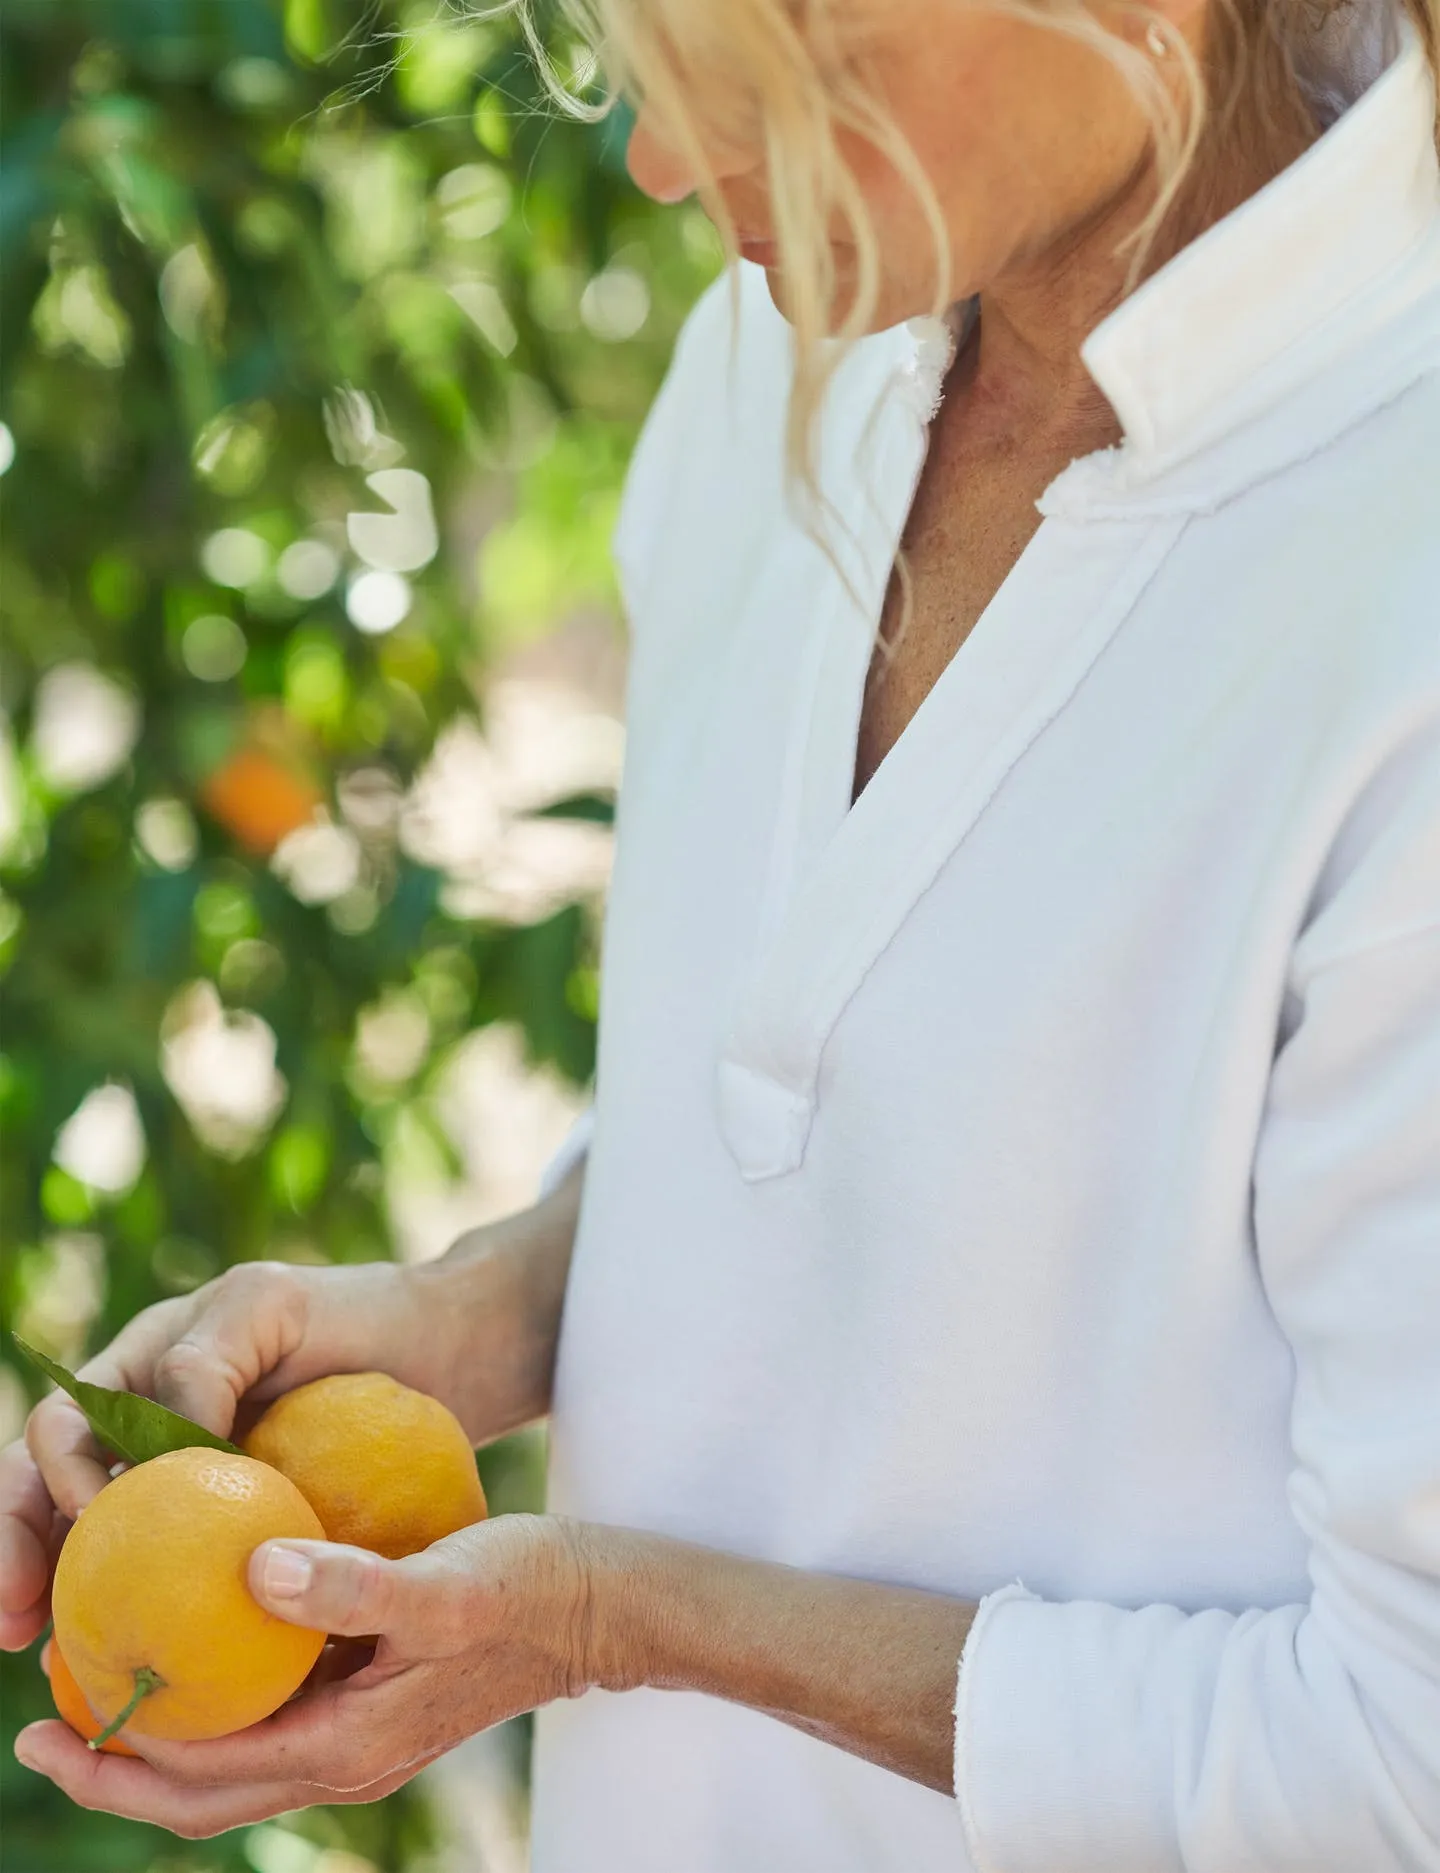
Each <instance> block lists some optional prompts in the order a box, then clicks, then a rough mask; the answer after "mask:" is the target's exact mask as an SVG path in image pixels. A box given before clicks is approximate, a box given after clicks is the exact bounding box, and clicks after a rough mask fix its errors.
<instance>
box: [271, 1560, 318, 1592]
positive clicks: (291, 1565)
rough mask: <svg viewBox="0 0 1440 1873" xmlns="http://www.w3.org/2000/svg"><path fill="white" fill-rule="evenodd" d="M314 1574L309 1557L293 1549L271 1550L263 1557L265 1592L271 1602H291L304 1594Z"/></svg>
mask: <svg viewBox="0 0 1440 1873" xmlns="http://www.w3.org/2000/svg"><path fill="white" fill-rule="evenodd" d="M314 1574H315V1569H314V1566H313V1564H312V1563H311V1560H310V1557H309V1555H308V1554H297V1553H296V1551H295V1550H294V1549H293V1548H272V1549H271V1550H270V1552H269V1554H267V1555H266V1557H265V1591H266V1593H268V1594H269V1595H270V1597H271V1599H273V1600H293V1599H294V1598H295V1597H296V1596H297V1595H298V1594H302V1593H304V1591H305V1589H306V1588H307V1587H308V1586H309V1585H310V1582H311V1580H312V1579H313V1578H314Z"/></svg>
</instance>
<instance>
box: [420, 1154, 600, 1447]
mask: <svg viewBox="0 0 1440 1873" xmlns="http://www.w3.org/2000/svg"><path fill="white" fill-rule="evenodd" d="M584 1181H585V1166H584V1163H583V1161H582V1162H581V1163H579V1164H577V1165H576V1166H575V1167H574V1169H573V1170H572V1171H571V1172H570V1174H569V1176H568V1177H566V1179H565V1180H564V1182H563V1183H562V1184H560V1185H559V1187H558V1188H557V1189H556V1190H555V1191H553V1192H552V1193H551V1195H549V1196H548V1197H545V1198H543V1199H542V1200H541V1201H540V1202H539V1203H537V1204H535V1205H534V1206H533V1207H532V1208H531V1209H528V1210H524V1211H521V1212H520V1213H519V1214H518V1215H515V1216H509V1217H505V1218H504V1219H503V1220H501V1221H500V1222H496V1223H489V1224H486V1225H485V1227H484V1228H482V1229H475V1230H471V1231H470V1232H469V1233H468V1234H467V1235H464V1236H462V1237H461V1238H460V1239H459V1241H458V1242H456V1243H455V1245H454V1247H453V1248H451V1249H450V1250H449V1252H448V1253H447V1254H445V1255H443V1256H441V1257H440V1259H439V1260H438V1261H435V1262H429V1263H425V1264H422V1265H421V1266H419V1267H417V1268H416V1269H415V1270H414V1282H415V1286H416V1290H417V1292H418V1294H419V1295H420V1304H421V1312H422V1314H423V1317H424V1319H425V1321H426V1332H427V1337H429V1338H430V1340H431V1342H432V1345H433V1349H434V1371H435V1373H436V1375H437V1380H438V1379H439V1378H440V1377H442V1376H443V1380H444V1384H445V1391H446V1402H447V1403H448V1404H449V1405H450V1408H451V1409H452V1410H453V1411H454V1412H455V1414H456V1416H457V1417H458V1418H459V1419H460V1421H461V1423H462V1424H463V1425H464V1426H465V1428H466V1430H467V1431H468V1432H469V1433H470V1435H471V1436H472V1437H473V1438H474V1439H475V1441H476V1442H477V1443H479V1442H487V1441H489V1440H490V1439H491V1438H495V1437H500V1436H503V1435H504V1434H505V1432H507V1431H513V1430H516V1429H518V1428H519V1427H520V1426H521V1425H524V1424H529V1423H532V1422H533V1421H534V1420H535V1419H537V1418H541V1417H543V1416H544V1415H545V1413H546V1412H547V1411H548V1410H549V1409H550V1389H551V1384H552V1381H553V1378H554V1371H555V1346H556V1341H557V1339H558V1337H559V1332H560V1315H561V1310H562V1308H563V1307H564V1302H565V1284H566V1280H567V1278H568V1276H569V1272H570V1256H571V1253H572V1251H573V1249H574V1245H575V1228H576V1224H577V1222H578V1220H579V1214H580V1195H581V1191H582V1189H583V1188H584Z"/></svg>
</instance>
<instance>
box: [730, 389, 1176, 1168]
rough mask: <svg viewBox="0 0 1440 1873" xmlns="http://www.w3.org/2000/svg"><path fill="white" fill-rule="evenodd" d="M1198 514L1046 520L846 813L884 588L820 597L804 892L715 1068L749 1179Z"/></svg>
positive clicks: (788, 912)
mask: <svg viewBox="0 0 1440 1873" xmlns="http://www.w3.org/2000/svg"><path fill="white" fill-rule="evenodd" d="M905 433H906V432H905V430H904V427H903V418H902V419H901V426H900V427H899V428H898V429H897V430H896V431H895V432H893V434H892V439H891V441H890V444H889V448H888V454H889V462H890V465H896V464H900V463H903V461H904V459H905ZM911 446H912V447H913V423H912V445H911ZM921 454H922V456H923V445H922V449H921ZM917 473H918V469H917ZM902 520H903V516H902ZM1184 524H1185V521H1184V517H1183V516H1180V517H1169V516H1154V515H1149V516H1138V517H1136V518H1134V519H1128V520H1127V519H1118V518H1112V519H1107V520H1105V521H1103V522H1093V521H1087V520H1085V519H1077V518H1073V517H1072V518H1065V519H1060V518H1055V517H1053V516H1052V517H1050V518H1047V519H1046V520H1045V521H1044V522H1043V523H1042V525H1041V527H1040V530H1039V531H1038V532H1037V533H1036V535H1035V536H1034V538H1033V539H1032V540H1031V542H1030V544H1029V546H1028V547H1027V548H1026V550H1025V552H1024V554H1023V555H1022V556H1021V559H1020V560H1019V562H1018V563H1017V565H1016V566H1015V567H1014V569H1013V570H1012V572H1011V574H1010V576H1009V577H1008V579H1007V580H1006V582H1005V584H1004V585H1003V586H1002V588H1001V590H1000V591H999V593H997V595H996V597H995V599H994V600H993V601H992V603H991V605H990V606H989V607H988V609H987V610H986V612H985V613H984V615H983V616H982V617H981V619H980V620H979V622H978V623H977V624H976V626H975V628H974V630H973V631H972V632H971V633H970V636H969V637H968V638H967V639H966V641H965V643H964V644H963V645H962V646H961V649H960V650H959V652H958V653H957V654H956V656H955V657H954V658H953V659H952V661H951V663H950V665H949V666H948V667H947V668H946V670H945V671H944V672H943V673H942V675H941V677H940V679H939V681H938V682H937V683H936V685H935V687H934V688H933V689H932V690H931V692H930V694H929V695H928V696H927V697H926V698H925V700H924V702H923V703H922V704H921V707H920V709H919V710H918V711H917V713H916V715H915V716H914V718H913V720H912V721H911V722H910V724H909V725H908V726H907V728H906V729H905V732H904V733H903V734H902V736H901V737H900V739H899V741H898V742H897V743H896V744H895V747H894V748H893V749H892V750H891V751H890V753H889V755H888V756H887V757H886V759H885V761H884V762H883V763H882V764H881V767H880V768H879V770H878V771H877V773H876V774H875V776H874V777H873V778H872V780H871V781H870V783H869V785H868V786H867V787H866V788H865V790H864V792H863V793H862V794H861V795H860V798H859V799H858V800H857V801H856V802H855V804H854V805H853V807H849V810H848V811H845V810H843V806H844V805H848V800H849V789H850V784H851V776H852V774H853V764H854V751H855V727H856V725H857V723H858V717H859V707H860V693H861V692H862V691H863V685H864V680H865V670H866V667H867V664H868V650H869V643H870V638H871V635H872V634H873V618H874V617H875V616H878V609H879V603H880V595H877V594H876V593H875V591H874V588H873V584H872V586H871V588H870V589H869V590H868V591H865V592H862V593H861V594H860V596H861V597H862V599H863V600H864V602H865V603H867V604H873V606H874V610H873V612H872V614H871V621H870V624H869V626H868V627H867V628H866V629H865V630H864V631H863V632H862V631H861V629H860V626H861V624H862V623H863V616H857V614H856V611H855V606H854V602H853V600H851V601H849V603H848V605H846V604H840V603H837V602H835V601H834V600H833V599H832V602H831V604H829V605H827V606H825V607H823V608H821V609H822V612H823V615H819V616H817V619H816V624H817V626H818V627H819V628H822V629H825V630H827V631H828V632H829V633H830V636H829V638H828V641H825V642H823V643H822V644H821V646H820V648H819V650H818V653H817V656H816V659H815V663H814V665H812V668H813V669H814V670H815V677H814V682H815V693H814V697H813V707H812V709H811V711H810V716H809V724H808V732H807V733H806V735H805V738H804V749H803V757H802V762H801V774H800V785H799V790H798V795H797V806H796V810H795V832H794V837H793V841H792V847H793V855H794V861H795V863H794V869H793V873H792V876H791V879H790V885H791V889H790V892H789V895H788V897H787V896H784V895H783V894H781V893H778V892H777V894H776V898H775V906H776V907H775V909H774V911H773V913H772V915H771V917H770V918H769V919H768V920H767V921H768V925H769V928H768V929H767V931H766V933H765V939H764V940H763V943H762V947H761V950H760V953H759V954H758V956H757V958H756V961H755V964H754V967H753V969H752V970H751V972H750V974H749V976H748V978H747V980H746V983H745V986H744V988H743V990H742V992H741V995H740V997H739V999H738V1002H737V1006H736V1008H735V1011H734V1016H733V1020H732V1024H731V1027H730V1031H729V1035H728V1038H727V1041H726V1043H725V1045H724V1047H723V1049H722V1051H721V1057H720V1059H719V1062H718V1065H717V1076H716V1098H717V1111H718V1118H719V1124H720V1129H721V1132H722V1135H723V1136H724V1139H725V1142H726V1144H727V1146H728V1148H729V1150H730V1153H731V1155H732V1156H733V1157H734V1159H735V1162H736V1165H737V1167H738V1168H739V1171H740V1173H741V1175H742V1176H743V1177H744V1178H745V1179H746V1180H747V1181H749V1182H759V1181H762V1180H764V1179H767V1178H772V1177H778V1176H782V1175H785V1174H786V1173H788V1172H792V1171H795V1170H796V1169H798V1168H799V1167H800V1165H801V1164H802V1163H803V1161H804V1156H805V1147H806V1143H807V1141H808V1139H809V1136H810V1131H811V1127H812V1125H813V1123H814V1120H815V1112H816V1100H817V1085H818V1080H819V1069H820V1060H821V1055H822V1053H823V1050H824V1047H825V1044H826V1041H827V1040H828V1038H829V1036H830V1034H831V1033H832V1032H833V1030H834V1028H835V1025H836V1023H837V1022H838V1021H839V1019H840V1017H841V1015H842V1014H843V1012H844V1010H845V1007H846V1005H847V1004H848V1003H849V1001H850V1000H851V998H852V997H853V996H854V994H855V993H856V991H857V989H858V988H859V987H860V985H861V983H862V982H863V981H864V979H865V977H866V975H867V974H868V972H869V971H870V970H871V969H872V968H873V967H875V966H876V964H877V962H878V961H879V960H880V959H881V957H882V956H883V954H884V951H885V949H886V947H887V946H888V944H889V943H890V941H891V940H892V938H893V937H894V935H895V933H896V931H897V930H898V929H899V928H900V927H901V925H902V924H903V923H904V921H905V920H906V918H907V917H909V915H910V914H911V912H912V911H913V909H914V907H915V905H916V904H917V903H918V901H919V900H920V899H921V897H922V896H923V895H924V893H925V892H926V891H927V889H928V888H929V887H930V885H931V884H932V883H933V882H934V880H935V879H936V877H937V876H938V874H939V873H940V871H941V869H942V868H943V867H944V866H945V865H946V864H947V863H949V862H950V860H951V858H952V856H953V855H954V854H955V853H956V852H957V849H958V848H959V847H961V846H962V845H963V842H964V840H965V837H966V834H967V833H968V832H969V830H970V828H971V827H972V826H973V825H974V824H975V822H976V821H977V819H978V818H979V817H980V815H981V814H982V813H983V812H984V811H985V810H986V809H987V807H988V806H989V805H990V803H991V802H992V801H993V800H994V799H995V798H996V796H997V794H998V793H999V792H1000V790H1001V788H1002V786H1003V784H1004V781H1005V777H1006V775H1007V774H1008V773H1009V772H1010V771H1011V769H1012V768H1013V767H1014V766H1015V764H1016V763H1017V762H1018V761H1020V760H1022V759H1023V758H1024V756H1025V753H1026V751H1027V750H1028V749H1029V748H1030V747H1031V746H1032V745H1033V744H1034V743H1035V741H1036V740H1037V739H1038V737H1039V736H1041V735H1042V734H1044V733H1045V731H1046V729H1047V728H1048V727H1049V725H1050V724H1051V723H1052V722H1054V721H1055V720H1056V718H1057V717H1058V716H1059V715H1060V714H1061V713H1062V712H1063V711H1064V709H1065V708H1066V706H1067V705H1068V703H1069V702H1070V701H1071V699H1072V698H1073V697H1074V696H1075V694H1076V692H1077V690H1078V689H1079V688H1080V686H1081V684H1082V683H1083V682H1084V681H1085V679H1086V677H1087V675H1088V673H1089V672H1090V670H1091V669H1092V667H1093V666H1094V664H1095V661H1096V659H1097V658H1098V657H1099V656H1100V653H1101V652H1102V650H1103V649H1104V647H1105V645H1106V644H1107V643H1108V642H1109V641H1110V639H1111V637H1112V636H1113V635H1114V633H1115V632H1116V631H1117V630H1118V629H1119V627H1120V625H1121V624H1122V622H1123V621H1124V619H1125V618H1126V617H1127V616H1128V615H1129V613H1130V612H1131V611H1132V610H1133V608H1134V607H1135V605H1136V603H1137V602H1138V601H1139V599H1140V597H1141V595H1142V594H1143V592H1144V591H1145V589H1146V587H1147V586H1148V584H1149V583H1150V580H1151V579H1152V578H1153V576H1154V574H1155V572H1156V570H1157V569H1158V567H1159V566H1160V564H1161V563H1162V561H1163V560H1164V559H1165V557H1166V555H1167V554H1168V553H1169V552H1170V550H1171V549H1172V547H1173V546H1174V544H1175V541H1176V540H1177V539H1178V537H1179V535H1180V533H1181V531H1182V530H1183V527H1184ZM858 530H859V523H857V531H858ZM887 574H888V566H887ZM881 595H883V584H882V587H881Z"/></svg>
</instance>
